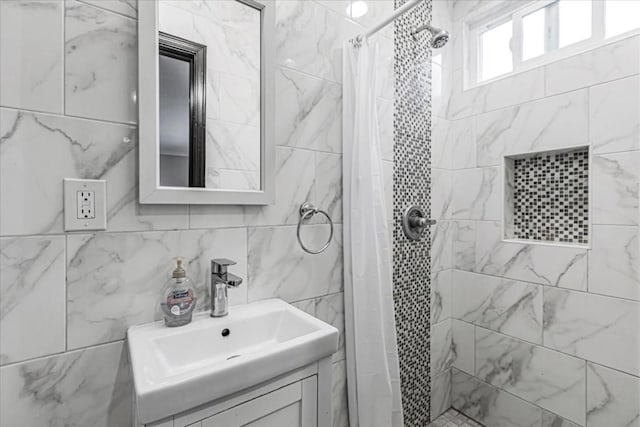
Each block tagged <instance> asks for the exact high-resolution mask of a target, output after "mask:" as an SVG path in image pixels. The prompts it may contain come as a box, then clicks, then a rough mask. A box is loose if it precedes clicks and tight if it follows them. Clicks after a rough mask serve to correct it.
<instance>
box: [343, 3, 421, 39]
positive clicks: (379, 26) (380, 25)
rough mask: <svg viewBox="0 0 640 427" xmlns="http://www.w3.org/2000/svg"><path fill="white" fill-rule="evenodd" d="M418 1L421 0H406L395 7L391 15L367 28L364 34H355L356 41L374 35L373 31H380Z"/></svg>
mask: <svg viewBox="0 0 640 427" xmlns="http://www.w3.org/2000/svg"><path fill="white" fill-rule="evenodd" d="M420 3H422V0H409V1H408V2H406V3H405V4H403V5H402V6H400V7H399V8H397V9H396V10H395V11H394V12H393V13H392V14H391V16H389V17H388V18H386V19H384V20H382V21H380V22H378V23H377V24H376V25H374V26H373V27H371V28H370V29H368V30H367V31H366V32H365V33H364V34H360V35H359V36H357V37H356V41H358V42H362V40H364V39H365V38H366V37H370V36H372V35H374V34H375V33H377V32H378V31H380V30H381V29H383V28H384V27H386V26H387V25H389V24H390V23H392V22H393V21H395V20H396V19H398V18H399V17H400V16H401V15H404V14H405V13H407V12H408V11H410V10H411V9H413V8H414V7H416V6H417V5H418V4H420Z"/></svg>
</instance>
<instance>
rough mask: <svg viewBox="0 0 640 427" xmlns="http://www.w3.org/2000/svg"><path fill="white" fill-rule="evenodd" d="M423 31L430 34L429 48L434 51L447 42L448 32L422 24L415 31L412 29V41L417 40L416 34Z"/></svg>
mask: <svg viewBox="0 0 640 427" xmlns="http://www.w3.org/2000/svg"><path fill="white" fill-rule="evenodd" d="M424 30H429V32H430V33H431V42H430V44H431V47H432V48H434V49H440V48H441V47H443V46H444V45H445V44H447V42H448V41H449V32H448V31H447V30H443V29H442V28H437V27H432V26H431V25H429V24H424V25H422V26H420V27H418V28H416V29H414V30H413V31H412V32H411V34H412V35H413V38H414V39H417V36H418V33H421V32H422V31H424Z"/></svg>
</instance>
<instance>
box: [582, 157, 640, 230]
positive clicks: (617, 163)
mask: <svg viewBox="0 0 640 427" xmlns="http://www.w3.org/2000/svg"><path fill="white" fill-rule="evenodd" d="M638 165H640V151H630V152H626V153H615V154H598V155H594V156H593V158H592V168H593V172H592V177H593V178H592V187H593V191H592V195H593V196H592V203H593V223H594V224H608V225H638V224H639V222H638V209H639V206H640V203H639V200H638V199H639V195H638V191H639V190H638V184H639V183H640V169H639V168H638Z"/></svg>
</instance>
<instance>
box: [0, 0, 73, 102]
mask: <svg viewBox="0 0 640 427" xmlns="http://www.w3.org/2000/svg"><path fill="white" fill-rule="evenodd" d="M63 6H64V3H63V2H54V1H42V0H40V1H35V0H33V1H31V0H29V1H25V0H6V1H2V2H0V76H1V77H0V105H2V106H5V107H15V108H25V109H29V110H38V111H47V112H52V113H61V112H62V108H63V85H64V77H63V67H64V65H63V55H62V40H63V37H64V29H63V16H64V15H63V14H64V11H63V8H64V7H63Z"/></svg>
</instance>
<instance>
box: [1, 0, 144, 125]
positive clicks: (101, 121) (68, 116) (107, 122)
mask: <svg viewBox="0 0 640 427" xmlns="http://www.w3.org/2000/svg"><path fill="white" fill-rule="evenodd" d="M0 1H3V0H0ZM0 108H2V109H7V110H13V111H17V112H23V113H29V114H40V115H45V116H53V117H58V118H67V119H71V120H82V121H87V122H95V123H99V124H111V125H119V126H126V127H129V128H136V129H137V128H138V124H137V123H124V122H114V121H110V120H103V119H94V118H91V117H81V116H74V115H72V114H67V113H52V112H50V111H40V110H33V109H30V108H18V107H8V106H1V105H0Z"/></svg>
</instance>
